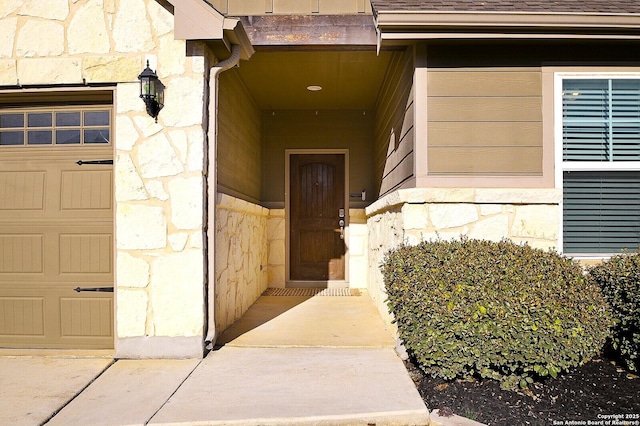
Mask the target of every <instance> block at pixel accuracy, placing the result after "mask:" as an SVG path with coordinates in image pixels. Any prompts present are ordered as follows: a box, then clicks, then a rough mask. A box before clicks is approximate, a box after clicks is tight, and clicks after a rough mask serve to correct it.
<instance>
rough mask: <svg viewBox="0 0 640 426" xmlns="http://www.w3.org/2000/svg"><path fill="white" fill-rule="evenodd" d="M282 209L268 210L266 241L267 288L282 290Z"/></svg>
mask: <svg viewBox="0 0 640 426" xmlns="http://www.w3.org/2000/svg"><path fill="white" fill-rule="evenodd" d="M285 229H286V226H285V211H284V209H271V210H269V220H268V221H267V239H268V244H269V261H268V264H269V268H268V273H269V287H272V288H284V287H285V285H286V270H285V265H286V261H285V260H286V259H285V256H286V248H285V244H286V243H285V237H286V230H285Z"/></svg>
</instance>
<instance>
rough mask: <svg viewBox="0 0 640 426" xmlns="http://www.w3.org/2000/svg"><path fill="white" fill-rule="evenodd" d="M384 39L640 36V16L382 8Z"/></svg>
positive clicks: (379, 17) (379, 16)
mask: <svg viewBox="0 0 640 426" xmlns="http://www.w3.org/2000/svg"><path fill="white" fill-rule="evenodd" d="M375 21H376V26H377V28H378V32H379V36H380V38H381V39H382V40H390V39H393V40H400V39H406V40H418V39H435V38H449V39H450V38H473V37H482V38H486V37H489V38H499V37H508V38H513V37H522V38H623V39H629V38H640V15H637V14H595V13H593V14H591V13H524V12H436V11H430V12H428V11H422V12H414V11H399V12H398V11H378V12H377V13H376V15H375Z"/></svg>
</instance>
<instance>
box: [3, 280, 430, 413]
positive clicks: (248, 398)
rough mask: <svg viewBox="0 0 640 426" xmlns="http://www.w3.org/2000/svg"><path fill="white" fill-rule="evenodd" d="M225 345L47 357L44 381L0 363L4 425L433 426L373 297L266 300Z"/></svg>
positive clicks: (24, 362) (25, 367)
mask: <svg viewBox="0 0 640 426" xmlns="http://www.w3.org/2000/svg"><path fill="white" fill-rule="evenodd" d="M218 343H222V344H224V345H223V346H222V347H217V348H216V350H214V351H212V352H211V353H209V355H208V356H207V357H206V358H205V359H203V360H117V361H115V362H113V364H112V365H110V363H111V362H112V361H111V360H108V359H58V358H55V359H51V358H49V359H48V360H47V362H45V363H44V364H42V365H41V366H40V367H38V368H39V369H40V370H37V371H34V370H32V369H31V365H30V364H29V362H30V361H29V360H32V361H33V362H34V365H38V363H39V361H38V358H16V357H0V373H1V375H0V377H1V378H2V379H1V380H2V382H1V383H2V388H0V389H2V390H1V391H0V424H18V425H32V424H33V425H36V424H42V423H43V422H46V421H47V420H49V421H48V423H46V424H48V425H145V424H152V425H181V424H189V425H223V424H225V425H234V424H237V425H284V424H313V425H345V424H349V425H350V424H353V425H367V424H376V425H385V424H388V425H391V424H396V425H427V424H429V421H430V418H429V412H428V410H427V408H426V407H425V405H424V403H423V402H422V399H421V398H420V396H419V394H418V392H417V390H416V388H415V386H414V384H413V382H412V381H411V379H410V377H409V375H408V373H407V371H406V370H405V368H404V365H403V363H402V361H401V360H400V359H399V358H398V357H397V355H396V354H395V351H394V346H395V342H394V339H393V338H392V336H391V333H390V332H389V330H387V329H386V328H385V326H384V323H383V322H382V320H381V318H380V316H379V314H378V312H377V310H376V309H375V307H374V306H373V303H372V302H371V300H370V298H369V296H368V295H367V294H366V293H363V294H362V295H360V296H347V297H334V296H314V297H301V296H266V297H265V296H263V297H261V298H260V299H258V301H257V302H256V303H255V304H254V305H253V306H252V307H251V309H250V310H249V312H247V314H246V315H245V316H244V317H243V318H242V319H241V320H240V321H238V322H237V323H236V324H234V325H233V326H232V327H231V328H230V329H228V330H227V332H226V333H225V334H223V335H222V336H221V338H220V339H219V340H218ZM45 360H46V359H45ZM40 361H41V360H40ZM47 363H48V364H47ZM107 367H108V368H107ZM105 368H106V371H104V369H105ZM8 372H13V373H12V374H13V376H11V375H10V374H7V373H8ZM32 373H33V374H32ZM22 375H27V376H30V377H29V379H28V381H29V382H30V383H31V382H32V384H28V385H27V384H26V382H25V384H24V386H23V385H22V384H21V383H22V382H21V380H20V378H21V377H22ZM6 377H13V378H10V379H9V380H7V379H6ZM39 379H40V380H41V381H42V380H44V382H42V383H40V385H38V381H39ZM9 382H10V383H9ZM7 384H8V386H6V385H7ZM87 385H88V386H87ZM85 386H86V388H85ZM76 393H79V394H78V395H77V396H76V397H74V395H75V394H76ZM14 394H15V396H14ZM54 397H55V398H56V399H55V401H54V400H53V398H54ZM43 401H47V403H46V404H44V403H43ZM58 410H59V411H58Z"/></svg>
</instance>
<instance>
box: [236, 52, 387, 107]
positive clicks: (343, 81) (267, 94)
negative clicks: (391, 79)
mask: <svg viewBox="0 0 640 426" xmlns="http://www.w3.org/2000/svg"><path fill="white" fill-rule="evenodd" d="M397 53H398V52H397V51H396V52H394V51H382V52H380V53H376V51H375V48H364V49H362V50H354V49H345V48H342V49H335V50H331V49H307V50H304V49H292V48H284V49H278V48H274V47H270V48H266V49H260V48H256V53H254V55H253V56H252V57H251V59H250V60H248V61H241V62H240V67H239V68H238V72H239V74H240V76H241V78H242V80H243V82H244V84H245V85H246V87H247V89H248V91H249V92H250V93H251V95H252V96H253V98H254V100H255V101H256V103H257V105H258V107H259V108H260V109H262V110H282V109H316V110H321V109H366V110H370V109H373V108H374V107H375V104H376V101H377V98H378V93H379V91H380V88H381V87H382V83H383V81H384V77H385V74H386V72H387V68H388V67H389V65H390V63H391V61H392V58H393V55H394V54H397ZM313 86H316V89H317V88H318V87H319V88H321V90H315V91H314V90H310V89H313V88H314V87H313Z"/></svg>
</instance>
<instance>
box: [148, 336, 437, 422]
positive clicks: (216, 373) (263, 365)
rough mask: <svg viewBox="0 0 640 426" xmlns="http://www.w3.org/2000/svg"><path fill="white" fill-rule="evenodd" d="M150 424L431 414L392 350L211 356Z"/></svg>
mask: <svg viewBox="0 0 640 426" xmlns="http://www.w3.org/2000/svg"><path fill="white" fill-rule="evenodd" d="M149 424H152V425H177V424H189V425H223V424H224V425H233V424H237V425H240V424H242V425H282V424H296V425H302V424H314V425H345V424H353V425H367V424H377V425H427V424H429V412H428V410H427V409H426V407H425V406H424V403H423V402H422V399H421V398H420V396H419V394H418V392H417V391H416V389H415V386H414V384H413V382H412V381H411V378H410V377H409V375H408V373H407V371H406V369H405V368H404V365H403V364H402V361H401V360H400V359H399V358H398V356H397V355H396V354H395V352H394V350H393V349H391V348H362V349H361V348H247V347H229V346H225V347H223V348H221V349H220V350H217V351H214V352H211V353H210V354H209V355H208V356H207V358H206V359H205V360H204V361H203V362H202V363H201V364H200V365H199V366H198V367H197V368H196V369H195V371H194V373H193V374H192V375H191V376H190V377H189V378H188V379H187V380H186V381H185V383H184V384H183V385H182V386H181V387H180V389H178V391H177V392H176V393H175V395H173V396H172V397H171V398H170V399H169V401H168V402H167V404H166V405H165V406H163V407H162V408H161V409H160V411H159V412H158V413H157V414H156V415H155V416H154V417H153V418H152V419H151V421H150V422H149Z"/></svg>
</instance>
